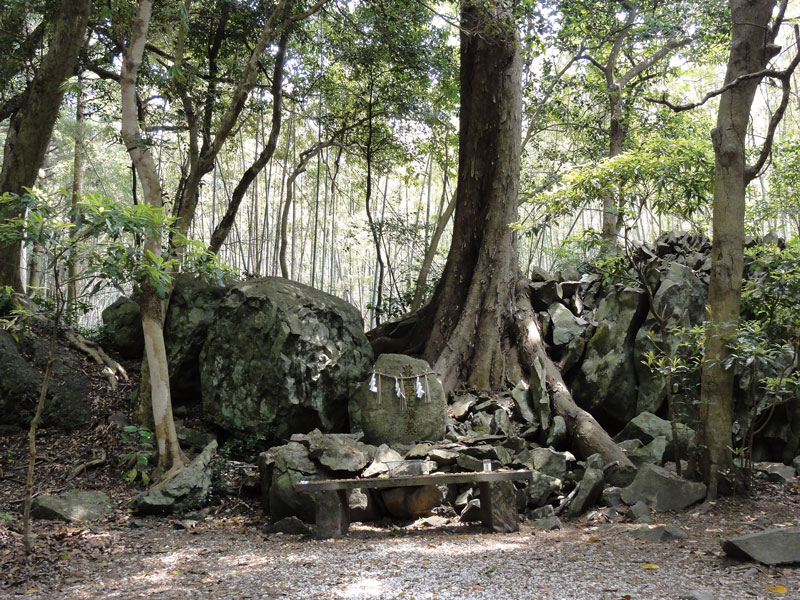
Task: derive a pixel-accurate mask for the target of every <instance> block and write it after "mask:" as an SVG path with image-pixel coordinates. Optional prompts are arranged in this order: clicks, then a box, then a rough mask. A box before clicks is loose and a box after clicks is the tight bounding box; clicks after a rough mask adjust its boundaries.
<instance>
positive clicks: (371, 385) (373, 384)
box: [369, 373, 378, 392]
mask: <svg viewBox="0 0 800 600" xmlns="http://www.w3.org/2000/svg"><path fill="white" fill-rule="evenodd" d="M369 391H370V392H377V391H378V382H377V381H376V380H375V373H373V374H372V377H371V378H370V380H369Z"/></svg>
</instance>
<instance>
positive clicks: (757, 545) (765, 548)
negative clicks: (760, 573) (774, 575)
mask: <svg viewBox="0 0 800 600" xmlns="http://www.w3.org/2000/svg"><path fill="white" fill-rule="evenodd" d="M722 549H723V550H724V551H725V553H726V554H728V555H730V556H733V557H736V558H744V559H751V560H755V561H758V562H760V563H763V564H765V565H788V564H793V563H800V528H797V527H795V528H791V529H767V530H766V531H759V532H757V533H750V534H748V535H743V536H740V537H735V538H731V539H727V540H723V541H722Z"/></svg>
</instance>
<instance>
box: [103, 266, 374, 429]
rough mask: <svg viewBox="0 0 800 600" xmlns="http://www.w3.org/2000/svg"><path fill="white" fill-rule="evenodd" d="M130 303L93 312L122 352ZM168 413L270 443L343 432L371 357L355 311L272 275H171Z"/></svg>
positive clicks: (133, 315) (127, 345)
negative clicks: (217, 278)
mask: <svg viewBox="0 0 800 600" xmlns="http://www.w3.org/2000/svg"><path fill="white" fill-rule="evenodd" d="M132 304H135V302H134V301H133V300H130V299H126V298H121V299H120V300H118V301H117V302H116V303H115V304H114V305H112V306H111V307H110V308H109V309H107V310H106V311H105V312H104V313H103V318H104V320H105V323H106V328H105V330H106V331H105V334H106V337H107V339H109V340H114V341H113V342H112V343H111V347H112V348H115V349H116V350H117V351H119V352H120V353H121V354H123V356H128V357H130V358H140V357H141V355H138V356H130V355H127V354H124V352H125V351H126V349H130V350H137V349H138V348H139V345H138V344H137V343H136V342H135V341H134V340H130V339H126V336H128V335H134V334H135V335H139V336H141V328H139V329H138V330H136V329H135V328H133V327H130V321H131V320H134V319H138V312H137V311H135V310H133V309H132V308H127V309H124V308H123V307H130V305H132ZM164 339H165V343H166V345H167V354H168V360H169V372H170V385H171V389H172V392H173V403H174V404H175V405H176V406H177V407H178V408H177V412H181V411H183V412H191V413H193V414H195V415H197V416H202V417H203V418H205V419H206V420H207V421H208V422H210V423H214V425H216V426H218V427H220V428H222V429H223V430H224V431H225V432H226V433H227V434H228V435H231V436H234V437H238V438H240V439H247V438H248V437H251V436H256V435H257V436H259V437H260V439H261V440H262V441H263V442H264V443H266V444H277V443H280V442H282V441H283V440H285V439H287V438H288V437H289V436H290V435H291V434H292V433H294V432H297V431H308V430H310V429H313V428H314V427H320V428H321V429H323V430H325V431H346V430H347V428H348V412H347V404H348V398H349V395H350V390H349V386H350V384H351V383H352V382H354V381H360V380H362V379H364V376H365V374H366V373H367V371H368V369H369V368H370V366H371V364H372V360H373V354H372V349H371V348H370V345H369V342H368V341H367V338H366V336H365V335H364V332H363V324H362V320H361V315H360V314H359V313H358V311H357V310H356V309H355V307H353V306H352V305H350V304H348V303H347V302H345V301H343V300H341V299H339V298H336V297H334V296H331V295H330V294H326V293H324V292H320V291H318V290H315V289H313V288H310V287H308V286H305V285H302V284H299V283H294V282H291V281H288V280H285V279H281V278H277V277H267V278H263V279H253V280H248V281H244V282H237V283H234V284H231V285H229V286H224V287H215V286H209V285H207V284H204V283H202V282H200V281H198V280H197V279H195V278H192V277H188V276H180V277H178V278H177V279H176V281H175V290H174V292H173V295H172V300H171V302H170V306H169V310H168V312H167V317H166V320H165V324H164Z"/></svg>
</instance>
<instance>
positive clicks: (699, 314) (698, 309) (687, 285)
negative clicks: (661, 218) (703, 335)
mask: <svg viewBox="0 0 800 600" xmlns="http://www.w3.org/2000/svg"><path fill="white" fill-rule="evenodd" d="M707 296H708V287H707V286H706V285H705V284H704V283H703V282H702V281H701V280H700V278H699V277H698V276H697V275H696V274H695V273H694V271H692V269H690V268H688V267H686V266H684V265H681V264H679V263H676V262H673V263H670V265H669V268H668V269H667V272H666V274H665V275H664V276H663V280H662V281H661V284H660V285H659V287H658V291H657V292H656V294H655V296H654V298H653V304H654V307H655V310H657V311H658V312H659V313H661V314H663V316H664V319H665V320H666V329H667V332H668V335H667V336H666V337H665V340H666V348H660V347H661V346H662V345H663V343H662V336H661V333H662V332H661V326H660V324H659V322H658V321H657V320H656V319H655V318H654V317H653V316H652V314H651V313H649V314H648V318H647V320H646V321H645V323H644V326H643V327H642V328H641V329H639V331H638V333H637V334H636V343H635V356H636V360H635V361H634V366H635V368H636V373H637V375H638V379H639V395H638V398H637V400H636V410H637V412H641V411H649V412H656V411H657V410H658V409H659V408H660V407H661V405H662V404H663V402H664V400H665V397H666V395H665V391H664V385H665V382H664V379H663V378H659V377H656V376H655V375H654V374H653V373H652V372H651V371H650V368H649V367H648V366H647V364H646V363H645V357H646V356H647V353H648V352H650V351H651V350H652V351H654V352H656V353H658V352H659V350H660V351H666V353H667V354H668V355H669V356H674V355H675V353H676V351H677V348H678V344H679V343H680V339H679V337H678V336H676V335H673V334H671V333H670V332H671V331H674V330H675V329H676V328H680V327H683V328H686V329H690V328H692V327H693V326H695V325H699V324H700V323H702V322H703V320H704V318H705V305H706V298H707ZM651 332H652V337H651V336H650V335H649V334H650V333H651ZM654 341H655V344H654Z"/></svg>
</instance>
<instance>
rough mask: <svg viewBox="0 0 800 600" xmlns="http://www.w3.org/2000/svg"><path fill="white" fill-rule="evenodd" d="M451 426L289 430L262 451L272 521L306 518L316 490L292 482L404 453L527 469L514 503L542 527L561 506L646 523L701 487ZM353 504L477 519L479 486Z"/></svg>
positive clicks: (472, 466)
mask: <svg viewBox="0 0 800 600" xmlns="http://www.w3.org/2000/svg"><path fill="white" fill-rule="evenodd" d="M497 410H500V411H504V410H505V409H503V408H502V407H499V408H498V409H497ZM476 414H477V413H476ZM496 414H497V413H495V416H496ZM506 418H508V415H506ZM501 420H502V419H501ZM453 429H454V428H453V427H452V425H451V426H450V430H449V431H448V433H447V435H446V437H445V439H443V440H439V441H425V442H418V443H415V444H402V443H393V444H391V445H389V444H380V445H373V444H367V443H364V442H363V441H362V434H361V433H355V434H330V433H322V432H321V431H319V430H315V431H312V432H311V433H308V434H295V435H293V436H292V438H291V440H290V441H289V442H288V443H287V444H284V445H281V446H277V447H273V448H270V449H269V450H267V451H266V452H263V453H261V455H260V456H259V459H258V469H259V476H260V482H261V499H262V506H263V508H264V510H265V512H266V513H267V514H269V515H270V516H271V518H272V520H273V522H278V521H281V520H283V519H287V518H290V517H298V518H300V519H301V520H303V521H306V522H309V523H311V522H313V521H314V515H315V505H314V498H313V496H312V495H310V494H306V493H302V492H297V491H295V485H296V484H297V483H299V482H300V481H315V480H323V479H350V478H370V477H382V476H383V477H385V476H386V475H387V473H390V474H392V475H397V474H398V473H397V472H396V471H395V469H396V468H397V467H396V466H395V465H398V463H400V462H401V461H403V462H402V466H403V467H416V468H417V471H418V473H422V474H429V473H458V472H474V471H483V470H484V463H485V462H486V461H488V462H489V463H490V464H491V467H492V469H493V470H498V469H527V470H531V471H533V477H532V478H531V480H530V481H526V482H517V484H518V485H517V492H516V494H517V498H516V503H517V508H518V510H519V511H520V512H521V513H522V514H523V515H526V516H527V518H529V519H531V520H532V522H533V523H534V524H535V525H536V526H538V527H543V528H546V529H551V528H557V527H560V526H561V523H560V520H559V518H558V515H560V514H562V513H563V515H564V516H566V517H569V518H573V517H578V516H580V515H582V514H583V513H584V512H586V511H587V510H589V509H590V508H592V507H594V506H595V505H597V504H600V505H602V506H603V508H602V510H604V511H605V514H606V515H607V516H608V517H609V518H619V519H622V518H630V519H634V520H637V521H641V522H647V518H646V517H647V515H649V510H650V508H652V509H655V510H659V511H665V510H682V509H684V508H686V507H687V506H689V505H691V504H693V503H695V502H697V501H699V500H701V499H702V498H703V497H704V496H705V486H704V485H703V484H702V483H694V482H689V481H686V480H683V479H681V478H679V477H677V476H676V475H675V474H674V473H673V472H671V471H670V470H668V469H665V468H663V467H660V466H658V465H656V464H655V463H644V464H643V465H642V466H641V467H640V468H639V470H638V473H637V474H636V477H635V478H634V479H633V481H630V482H628V484H627V485H625V486H624V487H616V486H612V485H610V483H609V482H608V481H607V480H606V475H605V474H606V472H607V470H608V469H607V467H608V465H604V464H603V460H602V458H601V457H600V455H598V454H596V455H593V456H591V457H589V458H588V459H587V460H585V461H578V460H576V459H575V456H573V455H572V454H571V453H570V452H568V451H559V450H555V449H553V448H552V447H542V446H539V445H538V444H536V443H535V442H528V441H526V440H525V439H523V438H521V437H519V436H517V435H514V434H513V433H511V434H510V435H506V434H485V435H477V434H476V435H469V436H461V435H458V434H457V433H455V431H454V430H453ZM399 474H402V473H399ZM629 507H633V508H629ZM350 511H351V518H352V519H353V520H354V521H372V520H377V519H380V518H382V517H394V518H404V519H407V518H416V517H421V516H426V515H430V514H438V515H441V516H450V517H455V516H458V517H459V518H460V520H462V521H479V520H481V505H480V490H479V489H478V486H477V485H471V484H464V485H461V486H459V487H456V486H450V487H447V486H436V485H431V486H425V487H416V488H413V487H411V488H407V487H398V488H389V489H381V490H370V489H361V490H356V491H355V492H354V493H353V494H352V495H351V497H350Z"/></svg>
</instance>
